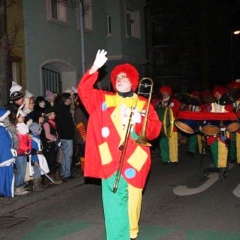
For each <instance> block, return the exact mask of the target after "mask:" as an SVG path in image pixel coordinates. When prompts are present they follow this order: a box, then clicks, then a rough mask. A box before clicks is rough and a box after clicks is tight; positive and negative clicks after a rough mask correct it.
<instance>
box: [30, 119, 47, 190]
mask: <svg viewBox="0 0 240 240" xmlns="http://www.w3.org/2000/svg"><path fill="white" fill-rule="evenodd" d="M29 130H30V131H31V133H32V135H30V136H31V143H32V151H31V158H30V159H31V165H32V168H31V170H32V172H31V173H30V176H32V177H33V191H43V190H44V186H43V185H42V178H41V175H42V174H44V173H48V172H49V168H48V164H47V161H46V158H45V157H44V155H43V145H42V142H41V139H40V134H41V131H42V127H41V125H40V124H38V123H36V122H33V123H31V124H30V126H29ZM41 169H42V170H43V172H42V171H41Z"/></svg>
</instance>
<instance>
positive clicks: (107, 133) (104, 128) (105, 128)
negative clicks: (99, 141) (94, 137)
mask: <svg viewBox="0 0 240 240" xmlns="http://www.w3.org/2000/svg"><path fill="white" fill-rule="evenodd" d="M109 134H110V131H109V128H108V127H103V128H102V136H103V137H104V138H106V137H108V136H109Z"/></svg>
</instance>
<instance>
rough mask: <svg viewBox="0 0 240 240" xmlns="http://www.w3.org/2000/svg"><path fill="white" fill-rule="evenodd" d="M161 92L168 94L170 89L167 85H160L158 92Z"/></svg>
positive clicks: (170, 92) (170, 93) (170, 91)
mask: <svg viewBox="0 0 240 240" xmlns="http://www.w3.org/2000/svg"><path fill="white" fill-rule="evenodd" d="M163 92H166V93H168V95H170V96H171V95H172V89H171V88H170V87H169V86H162V87H161V88H160V89H159V93H161V94H162V93H163Z"/></svg>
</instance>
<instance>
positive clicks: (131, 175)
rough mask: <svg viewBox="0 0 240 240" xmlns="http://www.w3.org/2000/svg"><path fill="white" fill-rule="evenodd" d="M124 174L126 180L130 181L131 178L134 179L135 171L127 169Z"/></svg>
mask: <svg viewBox="0 0 240 240" xmlns="http://www.w3.org/2000/svg"><path fill="white" fill-rule="evenodd" d="M124 174H125V176H126V178H129V179H131V178H134V177H135V176H136V170H135V169H134V168H127V169H126V170H125V173H124Z"/></svg>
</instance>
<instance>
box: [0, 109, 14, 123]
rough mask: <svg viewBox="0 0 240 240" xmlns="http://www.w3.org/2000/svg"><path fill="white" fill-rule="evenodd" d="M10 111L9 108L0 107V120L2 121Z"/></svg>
mask: <svg viewBox="0 0 240 240" xmlns="http://www.w3.org/2000/svg"><path fill="white" fill-rule="evenodd" d="M10 113H11V112H10V111H9V110H7V109H5V108H2V107H0V121H1V122H2V121H3V120H4V119H5V118H6V117H7V116H8V115H9V114H10Z"/></svg>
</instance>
